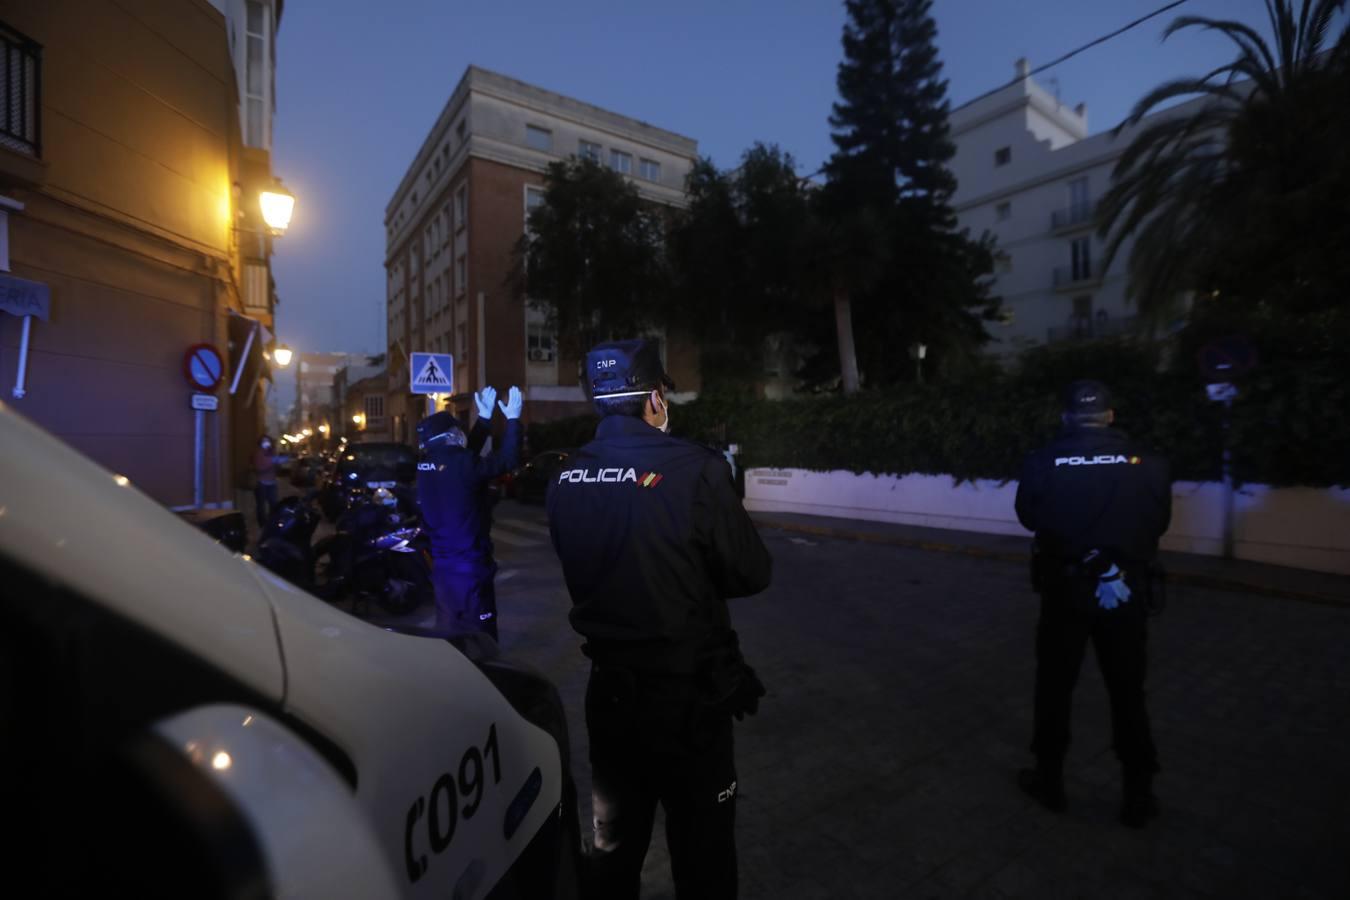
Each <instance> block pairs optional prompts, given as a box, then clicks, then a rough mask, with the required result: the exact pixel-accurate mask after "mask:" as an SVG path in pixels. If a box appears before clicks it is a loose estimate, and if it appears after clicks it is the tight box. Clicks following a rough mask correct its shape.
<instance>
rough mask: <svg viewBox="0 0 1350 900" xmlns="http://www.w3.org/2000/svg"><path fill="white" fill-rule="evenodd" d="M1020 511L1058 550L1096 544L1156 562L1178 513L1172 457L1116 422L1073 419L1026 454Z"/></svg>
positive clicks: (1074, 556)
mask: <svg viewBox="0 0 1350 900" xmlns="http://www.w3.org/2000/svg"><path fill="white" fill-rule="evenodd" d="M1017 518H1018V519H1019V520H1020V521H1021V522H1022V524H1023V525H1024V526H1025V527H1026V528H1027V529H1028V530H1029V531H1033V532H1035V533H1036V541H1037V544H1039V545H1040V548H1041V552H1043V553H1045V554H1047V555H1049V556H1051V557H1053V558H1059V559H1063V560H1066V561H1077V560H1081V559H1082V557H1083V556H1084V554H1086V553H1087V552H1088V551H1089V550H1093V549H1097V550H1101V551H1104V552H1107V553H1108V554H1109V555H1110V556H1111V557H1112V558H1113V559H1115V560H1116V561H1118V562H1120V563H1122V564H1123V563H1128V562H1149V561H1151V560H1152V559H1153V558H1154V557H1155V556H1156V555H1157V552H1158V539H1159V538H1160V537H1162V535H1163V532H1165V531H1166V530H1167V525H1168V523H1169V522H1170V521H1171V519H1172V479H1171V475H1170V469H1169V467H1168V464H1167V460H1166V459H1165V458H1164V457H1162V456H1161V455H1159V454H1157V453H1155V452H1153V451H1152V450H1150V449H1147V448H1144V447H1142V446H1140V445H1138V444H1136V443H1135V442H1133V441H1131V440H1130V438H1129V437H1128V436H1127V435H1126V434H1125V433H1124V432H1121V431H1118V430H1116V429H1114V428H1102V427H1096V428H1093V427H1081V428H1080V427H1070V428H1068V429H1066V430H1065V431H1064V432H1063V433H1062V434H1061V435H1060V436H1059V437H1058V438H1057V439H1056V440H1055V441H1054V442H1052V443H1051V444H1049V445H1048V446H1046V447H1043V448H1041V449H1040V450H1036V451H1035V452H1033V453H1031V454H1029V455H1028V456H1027V458H1026V462H1025V463H1024V464H1023V466H1022V478H1021V481H1020V482H1019V483H1018V486H1017Z"/></svg>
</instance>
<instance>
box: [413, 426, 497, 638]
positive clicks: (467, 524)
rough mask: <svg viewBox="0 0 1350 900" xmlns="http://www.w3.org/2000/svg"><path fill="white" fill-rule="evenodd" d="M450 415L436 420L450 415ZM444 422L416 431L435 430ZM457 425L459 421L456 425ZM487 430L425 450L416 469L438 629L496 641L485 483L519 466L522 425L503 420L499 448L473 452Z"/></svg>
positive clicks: (475, 429) (493, 570) (489, 515)
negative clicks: (478, 633) (479, 634)
mask: <svg viewBox="0 0 1350 900" xmlns="http://www.w3.org/2000/svg"><path fill="white" fill-rule="evenodd" d="M449 415H450V414H449V413H437V414H436V415H435V416H431V417H428V418H427V419H425V420H423V423H427V422H431V421H432V420H433V419H435V418H436V416H446V417H449ZM451 423H454V419H453V417H450V419H449V422H448V423H442V424H436V425H433V426H430V427H427V428H425V429H424V428H423V425H422V424H419V426H418V428H419V431H423V430H425V431H438V430H439V429H443V428H445V427H446V425H447V424H451ZM455 424H457V423H455ZM490 432H491V429H490V428H489V427H488V424H487V422H486V421H484V420H483V419H482V418H480V419H479V420H478V421H477V422H476V423H475V424H474V427H473V431H472V432H471V433H470V435H469V438H468V442H467V445H466V446H456V445H453V444H444V443H433V444H429V445H427V446H426V448H425V450H424V456H423V460H422V462H421V463H419V464H418V467H417V470H418V471H417V498H418V503H419V505H420V506H421V509H422V521H423V523H424V524H425V526H426V529H427V533H428V536H429V537H430V539H431V557H432V583H433V585H434V586H435V590H436V629H437V631H440V632H445V633H453V634H465V633H470V632H475V631H481V632H485V633H487V634H490V635H491V636H492V637H493V638H494V639H496V637H497V598H496V592H495V589H494V587H493V577H494V576H495V575H496V574H497V563H496V562H495V561H494V560H493V557H492V498H491V497H490V496H489V495H488V491H487V484H488V482H489V481H491V480H492V479H493V478H496V477H497V476H499V475H501V474H503V473H505V472H509V471H510V470H511V469H514V468H515V467H516V466H517V465H518V464H519V459H520V439H521V431H520V420H519V419H507V421H506V428H505V432H504V434H503V436H502V442H501V446H500V447H498V448H497V449H496V450H495V451H494V452H493V453H491V454H489V455H488V456H480V455H479V454H478V452H477V450H478V449H479V448H481V447H482V446H483V445H484V443H485V442H486V440H487V437H488V435H489V434H490Z"/></svg>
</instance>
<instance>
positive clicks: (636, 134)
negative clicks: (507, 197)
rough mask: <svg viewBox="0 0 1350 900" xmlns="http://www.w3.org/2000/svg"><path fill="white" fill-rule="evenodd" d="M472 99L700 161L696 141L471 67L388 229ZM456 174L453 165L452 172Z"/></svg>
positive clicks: (389, 209) (393, 201) (393, 203)
mask: <svg viewBox="0 0 1350 900" xmlns="http://www.w3.org/2000/svg"><path fill="white" fill-rule="evenodd" d="M471 94H480V95H482V96H484V97H490V98H492V99H494V100H500V101H502V102H504V103H509V104H512V105H514V106H519V107H521V108H523V109H528V110H531V111H532V112H536V113H539V114H540V115H546V116H549V117H551V118H555V119H560V120H562V121H567V122H572V123H574V124H577V125H582V126H584V127H586V128H589V129H592V130H595V131H599V132H604V133H606V134H609V135H613V136H615V137H620V138H623V139H625V140H628V141H631V142H633V143H635V144H645V145H647V146H650V147H653V148H655V149H658V150H662V151H665V152H666V153H670V154H671V155H674V156H679V157H684V158H687V159H689V160H691V161H693V160H695V159H697V157H698V141H696V140H694V139H693V138H690V137H685V136H684V135H682V134H677V133H675V132H673V131H667V130H666V129H664V128H658V127H657V126H655V125H651V124H649V123H647V122H643V121H642V120H640V119H634V118H631V117H628V116H624V115H621V114H620V113H616V112H612V111H610V110H607V109H603V108H601V107H599V106H595V105H593V104H590V103H586V102H584V101H582V100H577V99H575V98H573V97H568V96H566V95H564V94H559V93H556V92H554V91H550V90H547V89H546V88H541V87H538V86H536V85H532V84H529V83H527V82H524V81H520V80H518V79H515V78H511V77H510V76H507V75H502V74H500V73H497V72H493V71H491V70H489V69H484V68H481V67H479V66H474V65H470V66H469V67H468V68H467V69H465V71H464V75H463V77H461V78H460V80H459V84H458V85H456V86H455V90H454V91H453V92H452V93H451V94H450V99H449V100H447V101H446V103H445V106H443V107H442V108H441V112H440V115H438V116H437V117H436V121H435V122H434V123H433V125H432V127H431V130H430V131H428V132H427V136H426V139H425V140H424V141H423V142H422V145H421V147H419V148H418V151H417V154H416V156H415V157H414V158H413V161H412V162H411V163H410V164H409V166H408V170H407V171H406V172H405V173H404V175H403V178H402V179H400V181H399V183H398V187H397V188H395V189H394V194H393V196H392V197H391V198H390V200H389V203H388V204H386V205H385V208H384V221H385V225H386V226H387V225H388V224H389V222H390V221H391V220H392V218H393V216H394V215H396V214H397V211H398V207H399V206H400V205H401V204H402V203H403V201H404V198H405V197H406V196H407V195H408V194H409V192H410V191H411V189H412V187H413V185H414V184H416V182H417V178H418V177H419V176H420V175H421V173H422V172H423V171H424V169H425V167H426V165H427V163H428V161H429V160H430V159H431V157H432V156H433V155H434V154H435V152H436V148H438V147H440V146H441V144H442V142H443V137H444V134H445V132H446V131H447V130H448V129H449V128H450V127H451V125H452V123H453V122H454V121H455V120H456V119H457V118H458V117H459V114H460V112H461V111H462V107H463V106H464V104H465V101H466V100H467V99H468V98H469V96H470V95H471ZM481 137H482V136H481V135H474V134H472V133H470V135H469V138H470V140H471V141H472V140H473V139H474V138H481ZM460 149H462V147H461V148H460ZM458 154H459V150H458V149H457V150H456V156H458ZM554 158H556V157H554ZM454 170H455V167H454V166H452V167H450V171H451V172H453V171H454Z"/></svg>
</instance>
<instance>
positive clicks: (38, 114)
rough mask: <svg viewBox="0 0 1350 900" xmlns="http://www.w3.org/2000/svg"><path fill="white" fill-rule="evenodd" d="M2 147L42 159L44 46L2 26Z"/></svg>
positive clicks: (0, 112) (0, 72) (0, 130)
mask: <svg viewBox="0 0 1350 900" xmlns="http://www.w3.org/2000/svg"><path fill="white" fill-rule="evenodd" d="M0 147H5V148H7V149H9V150H12V151H14V152H16V153H20V154H23V155H24V156H31V157H34V158H37V157H40V156H41V155H42V45H41V44H39V43H37V42H36V41H34V40H32V39H30V38H27V37H25V36H24V35H22V34H20V33H19V32H17V31H15V30H14V29H12V28H10V27H9V26H8V25H6V24H4V23H3V22H0Z"/></svg>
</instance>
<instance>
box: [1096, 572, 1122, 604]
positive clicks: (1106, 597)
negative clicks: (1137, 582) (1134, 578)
mask: <svg viewBox="0 0 1350 900" xmlns="http://www.w3.org/2000/svg"><path fill="white" fill-rule="evenodd" d="M1129 599H1130V588H1129V586H1128V585H1127V584H1125V573H1124V572H1122V571H1120V569H1118V568H1116V565H1115V563H1112V564H1111V568H1109V569H1107V570H1106V572H1104V573H1103V574H1102V576H1101V577H1100V578H1098V579H1097V603H1098V604H1099V605H1100V606H1101V608H1102V609H1115V608H1116V607H1117V606H1119V605H1120V604H1122V603H1124V602H1125V601H1127V600H1129Z"/></svg>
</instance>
